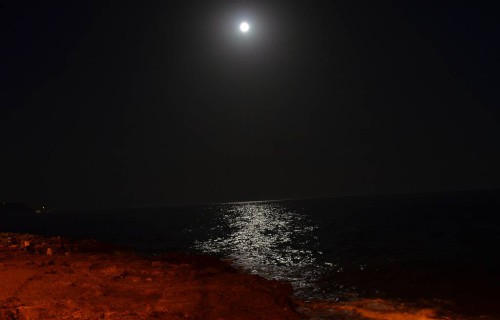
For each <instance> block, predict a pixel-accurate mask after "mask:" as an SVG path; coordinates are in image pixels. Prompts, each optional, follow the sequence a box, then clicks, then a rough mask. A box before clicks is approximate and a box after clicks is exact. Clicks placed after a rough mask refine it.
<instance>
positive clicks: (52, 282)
mask: <svg viewBox="0 0 500 320" xmlns="http://www.w3.org/2000/svg"><path fill="white" fill-rule="evenodd" d="M28 242H29V245H28V247H31V248H32V249H33V253H31V252H28V251H27V250H25V243H28ZM48 248H51V251H52V252H53V254H52V255H47V254H46V252H47V249H48ZM0 287H1V290H0V319H1V320H3V319H120V320H127V319H204V320H211V319H214V320H216V319H292V320H293V319H301V317H300V315H299V314H298V313H297V312H296V311H295V308H296V306H295V304H294V303H293V302H292V300H291V296H292V294H293V291H292V288H291V286H290V285H289V284H286V283H281V282H277V281H270V280H266V279H263V278H261V277H259V276H255V275H245V274H241V273H238V272H236V270H234V269H233V268H232V267H230V266H229V265H228V264H226V263H224V262H222V261H220V260H218V259H215V258H213V257H208V256H188V255H181V254H171V255H165V256H162V257H161V258H158V257H156V258H154V259H152V258H148V257H144V256H140V255H137V254H135V253H132V252H125V251H123V250H121V251H120V250H117V248H115V247H111V246H105V245H101V244H99V243H97V242H94V241H71V240H69V239H63V238H59V237H53V238H44V237H37V236H33V235H20V234H0Z"/></svg>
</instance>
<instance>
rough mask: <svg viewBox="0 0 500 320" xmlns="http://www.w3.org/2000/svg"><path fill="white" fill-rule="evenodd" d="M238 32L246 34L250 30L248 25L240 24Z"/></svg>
mask: <svg viewBox="0 0 500 320" xmlns="http://www.w3.org/2000/svg"><path fill="white" fill-rule="evenodd" d="M240 30H241V32H243V33H247V32H248V30H250V25H249V24H248V23H247V22H245V21H243V22H242V23H240Z"/></svg>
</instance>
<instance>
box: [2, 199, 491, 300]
mask: <svg viewBox="0 0 500 320" xmlns="http://www.w3.org/2000/svg"><path fill="white" fill-rule="evenodd" d="M2 219H3V222H2V226H1V229H2V230H0V231H14V232H16V231H17V232H32V233H39V234H55V235H64V236H71V237H80V238H95V239H100V240H105V241H112V242H117V243H120V244H125V245H128V246H133V247H135V248H136V249H138V250H141V251H143V252H147V253H149V254H160V253H162V252H168V251H182V252H193V253H205V254H212V255H217V256H218V257H220V258H223V259H229V260H231V261H232V263H233V265H234V266H236V267H238V268H240V269H242V270H244V271H245V272H249V273H255V274H259V275H261V276H263V277H266V278H271V279H278V280H286V281H289V282H291V283H292V284H293V286H294V288H295V291H296V295H297V296H298V297H300V298H302V299H306V300H307V299H318V298H320V299H329V300H333V301H345V300H349V299H357V298H362V297H389V298H397V299H402V300H405V299H407V300H417V299H418V300H422V299H424V300H425V299H426V300H433V299H434V300H435V299H438V300H442V301H454V302H456V303H458V304H460V303H469V304H471V303H474V304H475V305H478V306H479V305H481V304H484V306H485V307H488V306H490V304H491V303H493V304H494V303H495V302H494V301H495V300H497V299H498V298H499V294H498V292H499V291H498V290H499V288H498V283H500V276H499V271H498V270H500V258H499V256H500V255H499V254H498V252H500V251H499V244H500V191H498V190H492V191H474V192H449V193H429V194H419V195H392V196H369V197H344V198H335V199H322V200H293V201H268V202H246V203H227V204H216V205H201V206H177V207H176V206H171V207H163V208H140V209H114V210H98V211H78V212H59V213H55V214H51V215H39V216H33V217H29V219H26V217H24V218H23V219H21V218H20V217H14V216H5V217H2ZM490 307H491V306H490Z"/></svg>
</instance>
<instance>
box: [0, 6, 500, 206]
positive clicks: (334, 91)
mask: <svg viewBox="0 0 500 320" xmlns="http://www.w3.org/2000/svg"><path fill="white" fill-rule="evenodd" d="M50 3H52V4H45V2H43V1H39V2H35V1H33V3H32V4H30V3H29V2H20V1H12V2H11V4H5V3H3V4H1V5H0V6H1V7H0V15H1V16H0V21H1V22H0V23H1V40H0V41H1V50H0V59H1V64H0V66H1V69H0V81H1V83H0V85H1V87H0V106H1V111H0V150H1V151H0V164H1V167H0V170H1V171H0V200H3V201H22V202H26V203H28V204H31V205H40V204H42V203H46V204H48V205H50V206H53V207H68V208H88V207H93V208H99V207H127V206H142V205H161V204H171V203H199V202H219V201H236V200H258V199H277V198H296V197H324V196H339V195H347V194H352V195H359V194H380V193H396V192H421V191H437V190H454V189H476V188H495V187H500V166H499V165H498V164H499V163H500V148H499V143H498V141H499V138H500V124H499V120H500V118H499V114H500V109H499V108H500V106H499V98H498V93H499V92H498V88H499V86H498V85H499V81H498V78H497V77H498V75H499V71H500V68H499V67H500V63H499V58H498V57H500V52H499V48H500V44H499V43H500V42H499V41H498V34H499V30H500V28H499V19H497V14H498V11H497V10H496V8H494V7H493V6H492V5H485V4H481V3H480V2H478V1H371V0H365V1H363V0H360V1H292V0H288V1H284V0H283V1H210V0H207V1H190V0H182V1H155V2H149V1H123V0H122V1H114V2H108V1H96V2H93V3H92V2H90V1H88V2H87V1H79V2H78V4H76V3H73V1H65V2H61V3H60V4H55V2H50ZM241 20H247V21H249V22H250V23H251V28H252V29H251V32H250V33H249V34H246V35H243V34H241V33H239V32H238V30H237V26H238V23H239V21H241Z"/></svg>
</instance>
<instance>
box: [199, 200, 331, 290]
mask: <svg viewBox="0 0 500 320" xmlns="http://www.w3.org/2000/svg"><path fill="white" fill-rule="evenodd" d="M218 214H219V216H218V219H217V224H216V225H214V226H213V227H212V228H211V230H210V232H209V233H210V235H211V237H209V238H208V239H207V240H205V241H200V242H197V243H196V247H197V248H198V249H199V250H201V251H203V252H209V253H214V254H218V255H223V256H225V257H227V258H229V259H231V260H233V263H234V265H235V266H238V267H240V268H242V269H244V270H245V271H248V272H251V273H255V274H259V275H262V276H264V277H266V278H270V279H278V280H286V281H290V282H291V283H292V284H293V286H294V288H295V290H296V292H297V294H300V293H301V292H303V291H307V295H308V296H311V293H312V292H314V291H317V290H318V288H316V287H315V286H314V283H315V281H316V280H317V278H318V276H319V273H321V272H322V266H321V264H319V263H318V262H319V261H317V256H318V255H321V252H319V251H317V250H315V249H314V248H316V247H317V241H318V238H317V237H316V236H315V235H314V230H315V229H317V228H318V227H317V226H315V225H314V224H313V223H312V222H311V221H309V220H308V217H307V216H306V215H303V214H301V213H300V212H296V211H291V210H290V209H289V208H287V207H286V206H283V205H281V204H277V203H243V204H233V205H226V206H223V207H221V208H220V212H219V213H218ZM224 229H227V230H226V233H225V232H222V231H223V230H224ZM304 293H305V292H304Z"/></svg>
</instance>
